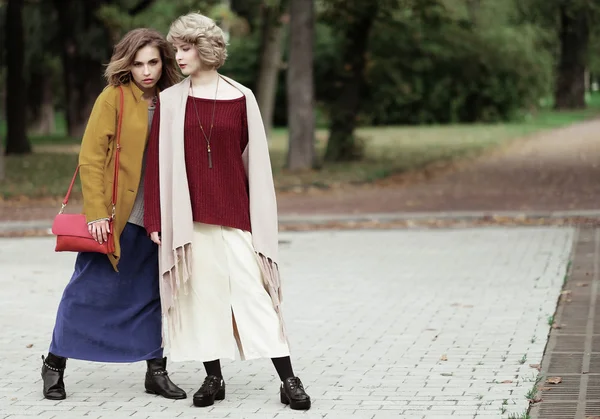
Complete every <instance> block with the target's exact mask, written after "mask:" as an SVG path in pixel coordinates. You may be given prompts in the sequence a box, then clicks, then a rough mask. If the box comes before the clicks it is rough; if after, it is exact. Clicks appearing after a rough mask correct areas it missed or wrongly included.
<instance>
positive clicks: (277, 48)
mask: <svg viewBox="0 0 600 419" xmlns="http://www.w3.org/2000/svg"><path fill="white" fill-rule="evenodd" d="M280 1H281V3H283V0H280ZM282 5H283V4H280V6H279V7H272V6H267V5H263V7H264V9H263V18H262V41H261V56H260V70H259V73H258V81H257V84H256V100H257V101H258V107H259V108H260V113H261V115H262V119H263V124H264V125H265V131H266V133H267V138H269V134H270V132H271V129H272V127H273V113H274V110H275V99H276V96H277V81H278V79H279V70H280V69H281V54H282V49H283V48H282V47H283V35H284V31H283V24H282V12H283V10H285V9H283V8H282Z"/></svg>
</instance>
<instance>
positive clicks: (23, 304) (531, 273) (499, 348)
mask: <svg viewBox="0 0 600 419" xmlns="http://www.w3.org/2000/svg"><path fill="white" fill-rule="evenodd" d="M573 235H574V231H573V230H572V229H569V228H545V227H544V228H541V227H540V228H515V229H506V228H486V229H463V230H422V231H408V230H388V231H366V230H363V231H335V232H334V231H318V232H308V233H284V234H283V235H282V237H281V238H282V245H281V250H282V259H283V262H282V272H283V275H284V279H285V286H284V292H285V300H286V301H285V310H286V311H285V315H286V318H287V319H288V328H289V331H290V336H291V344H292V351H293V354H294V362H295V369H296V372H297V373H298V375H299V376H300V377H301V378H302V379H303V381H304V382H305V384H306V386H307V390H308V392H309V393H310V394H311V395H312V397H313V399H314V405H313V406H314V407H313V409H312V410H310V411H309V412H308V413H297V412H293V411H291V410H289V408H285V407H283V406H282V405H281V404H280V403H279V402H278V398H277V389H278V383H277V380H276V378H275V375H274V371H273V368H272V366H271V364H270V362H269V361H267V360H260V361H252V362H241V361H236V362H226V363H224V374H225V377H226V380H227V383H228V396H227V399H226V400H225V401H223V402H218V403H217V404H216V405H215V406H214V407H211V408H208V409H204V410H199V409H195V408H193V407H191V400H190V399H187V400H183V401H168V400H164V399H161V398H158V397H155V396H150V395H147V394H145V393H144V392H143V375H144V365H143V364H141V363H137V364H125V365H115V364H94V363H89V362H80V361H74V360H71V361H69V364H68V370H67V375H66V384H67V391H68V394H69V397H68V398H67V400H65V401H60V402H52V401H46V400H43V399H42V396H41V383H40V376H39V367H40V355H41V354H43V353H45V351H46V350H47V347H48V342H49V339H50V335H51V330H52V325H53V321H54V315H55V310H56V307H57V304H58V302H59V299H60V296H61V292H62V289H63V287H64V285H65V284H66V282H67V281H68V278H69V276H70V272H71V269H72V265H73V259H74V258H73V255H70V254H55V253H54V252H53V239H52V238H23V239H0V266H1V267H2V273H1V274H0V287H1V289H2V291H3V292H2V293H0V306H1V307H2V316H0V330H1V332H0V359H2V361H3V363H2V373H1V374H0V419H4V418H11V419H14V418H19V417H23V418H25V417H39V418H46V419H50V418H57V419H69V418H84V419H91V418H100V417H102V418H111V419H120V418H134V419H135V418H175V417H177V418H195V417H210V418H225V417H227V418H244V419H255V418H265V419H266V418H323V417H324V418H326V419H335V418H344V419H346V418H350V417H351V418H358V419H363V418H368V419H381V418H398V417H401V418H404V419H416V418H419V419H423V418H427V419H436V418H446V419H448V418H480V417H481V418H508V417H509V414H521V413H523V412H525V411H526V409H527V407H528V401H527V399H526V397H525V396H526V394H527V392H528V391H530V390H531V388H532V387H533V386H534V384H535V379H536V375H537V370H536V369H532V368H531V367H530V366H529V365H530V364H539V363H541V360H542V355H543V351H544V347H545V345H546V338H547V335H548V331H549V326H548V316H550V315H552V314H553V313H554V310H555V307H556V301H557V297H558V295H559V293H560V291H561V287H562V285H563V278H564V275H565V271H566V268H567V264H568V260H569V258H570V252H571V246H572V240H573ZM169 370H170V372H171V375H172V378H173V380H174V381H175V382H177V383H178V384H179V385H181V386H182V387H183V388H184V389H185V390H186V391H188V392H190V395H191V393H193V392H194V391H195V390H196V389H197V387H198V386H199V385H200V383H201V381H202V379H203V378H204V374H203V372H202V369H201V364H199V363H184V364H172V365H171V366H170V368H169Z"/></svg>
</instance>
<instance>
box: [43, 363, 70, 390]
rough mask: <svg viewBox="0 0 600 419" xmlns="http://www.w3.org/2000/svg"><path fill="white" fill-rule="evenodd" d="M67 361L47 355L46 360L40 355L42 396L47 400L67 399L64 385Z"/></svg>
mask: <svg viewBox="0 0 600 419" xmlns="http://www.w3.org/2000/svg"><path fill="white" fill-rule="evenodd" d="M66 366H67V359H66V358H63V357H60V356H56V355H53V354H50V353H49V354H48V358H44V355H42V381H43V382H44V389H43V394H44V398H46V399H48V400H64V399H66V398H67V393H66V391H65V383H64V381H63V378H64V375H65V367H66Z"/></svg>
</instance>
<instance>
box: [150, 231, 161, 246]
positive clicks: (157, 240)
mask: <svg viewBox="0 0 600 419" xmlns="http://www.w3.org/2000/svg"><path fill="white" fill-rule="evenodd" d="M150 240H152V241H153V242H154V243H156V244H158V245H159V246H160V233H159V232H158V231H153V232H152V233H150Z"/></svg>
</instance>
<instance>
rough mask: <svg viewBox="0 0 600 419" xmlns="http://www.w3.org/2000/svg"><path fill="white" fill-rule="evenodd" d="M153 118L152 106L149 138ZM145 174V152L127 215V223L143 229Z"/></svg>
mask: <svg viewBox="0 0 600 419" xmlns="http://www.w3.org/2000/svg"><path fill="white" fill-rule="evenodd" d="M153 118H154V105H151V106H149V107H148V136H150V127H152V119H153ZM145 174H146V151H145V150H144V157H143V159H142V175H141V176H140V186H139V187H138V192H137V195H136V197H135V202H134V203H133V209H132V210H131V214H130V215H129V220H128V221H129V222H130V223H132V224H135V225H138V226H140V227H144V175H145Z"/></svg>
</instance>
